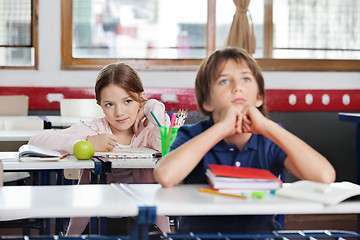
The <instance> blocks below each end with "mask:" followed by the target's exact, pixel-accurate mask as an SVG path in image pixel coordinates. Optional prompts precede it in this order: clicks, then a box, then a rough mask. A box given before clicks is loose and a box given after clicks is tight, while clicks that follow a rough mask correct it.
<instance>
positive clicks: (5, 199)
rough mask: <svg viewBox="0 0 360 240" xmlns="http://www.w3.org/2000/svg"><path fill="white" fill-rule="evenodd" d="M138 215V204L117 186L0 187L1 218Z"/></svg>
mask: <svg viewBox="0 0 360 240" xmlns="http://www.w3.org/2000/svg"><path fill="white" fill-rule="evenodd" d="M137 215H138V203H137V202H136V201H134V199H132V198H131V197H130V196H128V195H127V194H126V193H125V192H123V191H120V190H119V189H118V188H117V187H115V186H114V185H96V184H93V185H63V186H7V187H1V188H0V220H8V219H14V218H46V217H51V218H52V217H80V216H89V217H91V216H109V217H110V216H113V217H115V216H129V217H130V216H137Z"/></svg>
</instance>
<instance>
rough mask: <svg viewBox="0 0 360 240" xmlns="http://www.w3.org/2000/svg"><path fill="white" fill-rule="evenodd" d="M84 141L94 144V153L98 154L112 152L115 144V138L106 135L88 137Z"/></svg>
mask: <svg viewBox="0 0 360 240" xmlns="http://www.w3.org/2000/svg"><path fill="white" fill-rule="evenodd" d="M86 140H87V141H89V142H91V143H92V144H94V146H95V151H100V152H107V151H111V150H113V149H114V147H115V146H116V142H117V140H116V137H115V136H114V135H112V134H108V133H105V134H99V135H92V136H88V137H87V138H86Z"/></svg>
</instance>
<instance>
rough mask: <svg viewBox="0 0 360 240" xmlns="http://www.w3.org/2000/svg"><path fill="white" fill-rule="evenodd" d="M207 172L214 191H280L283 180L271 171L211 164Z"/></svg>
mask: <svg viewBox="0 0 360 240" xmlns="http://www.w3.org/2000/svg"><path fill="white" fill-rule="evenodd" d="M208 166H209V169H208V170H207V172H206V176H207V177H208V182H209V184H210V186H211V187H212V188H213V189H263V190H269V189H279V188H280V187H281V185H282V182H281V180H280V179H279V178H278V177H276V176H275V175H274V174H272V173H271V172H270V171H269V170H266V169H258V168H248V167H235V166H226V165H217V164H209V165H208Z"/></svg>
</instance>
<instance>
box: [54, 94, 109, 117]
mask: <svg viewBox="0 0 360 240" xmlns="http://www.w3.org/2000/svg"><path fill="white" fill-rule="evenodd" d="M60 115H61V116H62V117H84V118H96V117H103V116H104V113H103V111H102V109H101V107H100V106H99V105H98V104H97V103H96V100H95V99H70V98H65V99H61V100H60Z"/></svg>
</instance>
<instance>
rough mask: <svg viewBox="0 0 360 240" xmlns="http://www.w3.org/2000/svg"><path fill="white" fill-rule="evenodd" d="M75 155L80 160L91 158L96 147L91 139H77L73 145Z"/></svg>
mask: <svg viewBox="0 0 360 240" xmlns="http://www.w3.org/2000/svg"><path fill="white" fill-rule="evenodd" d="M73 152H74V155H75V157H76V158H77V159H79V160H85V159H90V158H92V156H94V153H95V147H94V144H92V143H91V142H89V141H77V142H76V143H75V144H74V147H73Z"/></svg>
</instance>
